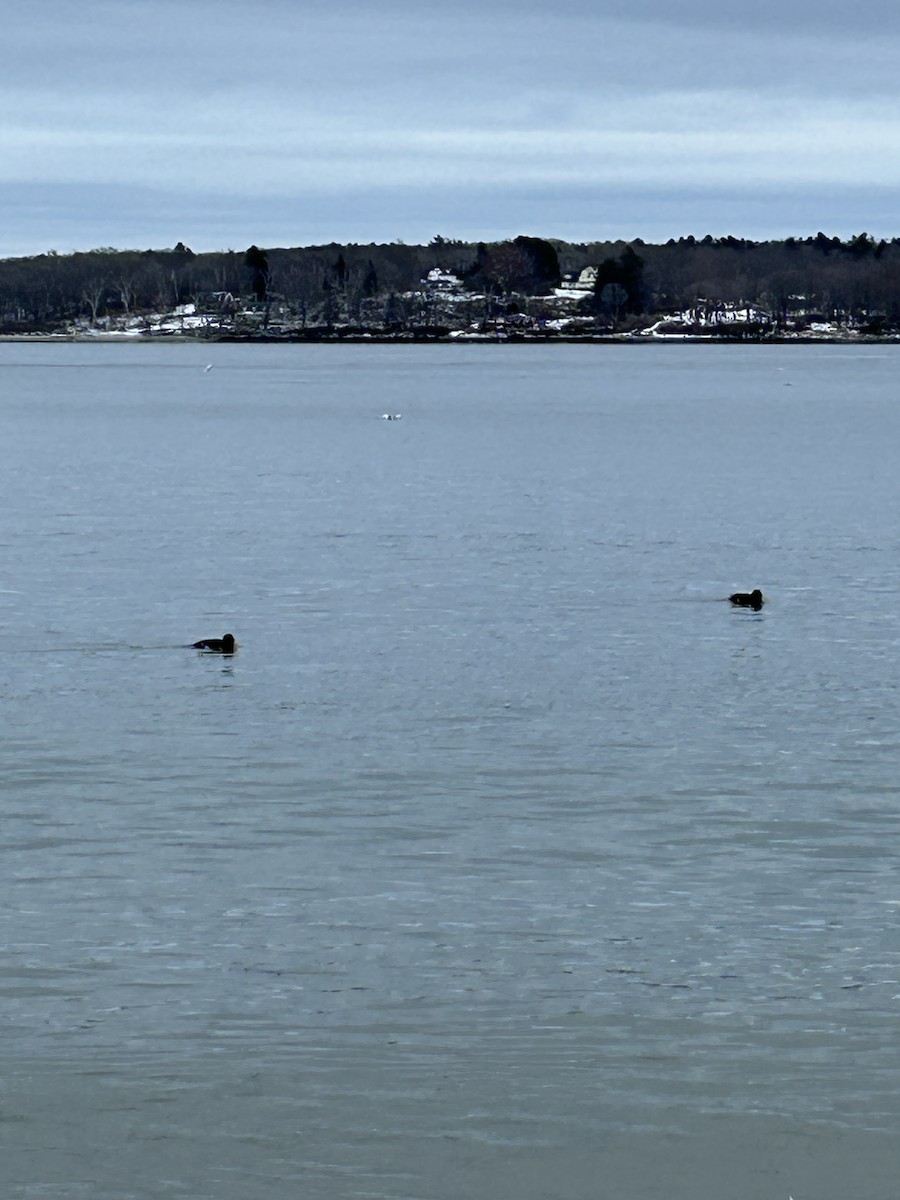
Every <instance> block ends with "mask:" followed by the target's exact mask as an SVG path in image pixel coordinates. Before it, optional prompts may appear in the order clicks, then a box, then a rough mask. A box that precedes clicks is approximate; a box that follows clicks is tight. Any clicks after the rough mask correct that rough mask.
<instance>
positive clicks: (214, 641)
mask: <svg viewBox="0 0 900 1200" xmlns="http://www.w3.org/2000/svg"><path fill="white" fill-rule="evenodd" d="M236 647H237V642H236V641H235V640H234V634H233V633H226V634H225V636H224V637H220V638H202V639H201V640H200V641H199V642H191V649H192V650H212V651H214V652H215V653H216V654H234V651H235V649H236Z"/></svg>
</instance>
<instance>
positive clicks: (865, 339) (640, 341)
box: [0, 333, 900, 346]
mask: <svg viewBox="0 0 900 1200" xmlns="http://www.w3.org/2000/svg"><path fill="white" fill-rule="evenodd" d="M0 342H8V343H15V344H25V345H27V344H34V345H54V344H58V345H83V346H85V345H96V346H102V345H107V344H110V343H113V344H115V345H117V346H121V345H128V344H132V345H141V346H147V345H171V344H173V343H175V344H177V345H202V346H218V345H231V346H235V345H264V346H279V345H280V346H288V345H289V346H296V345H311V346H312V345H316V346H348V345H349V346H373V345H374V346H454V345H462V346H526V345H530V346H557V345H558V346H597V345H600V346H672V345H676V346H682V345H691V346H891V345H900V334H893V335H890V336H886V337H877V336H872V335H868V336H867V335H861V334H846V335H844V336H834V337H832V336H827V335H826V336H823V335H821V334H814V335H810V336H804V335H803V334H799V335H783V336H778V335H776V336H772V337H761V338H739V337H703V336H698V335H694V334H685V335H684V336H683V337H682V336H678V335H675V336H665V335H663V336H653V335H649V336H644V335H642V334H632V333H620V334H595V335H591V334H584V335H579V336H572V335H565V334H547V335H541V334H521V333H516V334H469V335H467V334H456V335H449V334H435V335H433V336H432V335H427V334H426V335H422V334H412V333H409V334H377V333H373V334H357V333H354V334H346V335H342V334H339V333H335V334H334V335H332V336H330V337H322V336H303V335H290V336H282V335H271V336H267V335H265V334H263V335H260V336H246V337H245V336H234V335H230V334H225V335H223V336H221V337H196V336H193V335H191V334H163V335H159V334H127V333H121V334H119V333H103V334H88V335H87V336H85V335H84V334H75V333H3V334H0Z"/></svg>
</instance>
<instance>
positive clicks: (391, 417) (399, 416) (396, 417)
mask: <svg viewBox="0 0 900 1200" xmlns="http://www.w3.org/2000/svg"><path fill="white" fill-rule="evenodd" d="M381 419H382V421H402V420H403V413H393V414H391V413H382V414H381Z"/></svg>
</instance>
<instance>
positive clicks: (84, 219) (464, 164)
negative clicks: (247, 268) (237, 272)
mask: <svg viewBox="0 0 900 1200" xmlns="http://www.w3.org/2000/svg"><path fill="white" fill-rule="evenodd" d="M0 18H2V21H0V38H2V39H3V43H4V51H5V52H4V55H3V71H2V74H0V105H2V109H0V111H2V121H0V198H2V217H3V219H2V221H0V257H5V256H9V255H18V254H33V253H41V252H43V251H46V250H49V249H56V250H58V251H60V252H61V253H64V252H67V251H70V250H74V249H80V250H83V249H91V248H93V247H97V246H116V247H119V248H132V247H134V248H139V249H145V248H148V247H162V246H172V245H174V244H175V243H176V242H178V241H183V242H185V243H186V244H187V245H189V246H191V247H192V249H194V250H197V251H199V250H215V249H228V248H232V249H243V248H246V246H247V245H249V244H250V243H252V242H255V243H257V244H259V245H263V246H269V247H272V246H295V245H308V244H313V243H321V242H330V241H338V242H349V241H355V242H369V241H382V242H391V241H397V240H402V241H406V242H421V241H429V240H430V239H431V238H432V237H433V236H434V235H435V234H441V235H443V236H445V237H460V238H464V239H467V240H468V239H485V240H490V239H495V238H506V237H514V236H516V235H517V234H520V233H526V234H532V235H540V236H545V237H560V238H566V239H568V240H571V241H586V240H598V239H603V238H613V237H626V238H633V237H642V238H644V239H645V240H646V241H654V240H665V239H667V238H669V237H672V236H674V237H678V236H681V235H683V234H688V233H693V234H695V235H698V236H702V235H704V234H706V233H712V234H714V235H722V234H729V233H730V234H734V235H736V236H745V237H756V238H765V237H783V236H786V235H788V234H795V235H806V234H814V233H816V232H817V231H818V230H820V229H821V230H824V231H825V232H826V233H829V234H838V235H840V236H848V235H850V234H852V233H859V232H861V231H862V230H866V231H868V232H869V233H872V234H875V235H876V236H887V237H891V236H895V235H900V204H898V201H900V103H898V101H900V72H898V70H897V63H898V61H900V5H898V4H897V3H896V0H876V2H875V3H869V4H867V5H866V6H865V7H860V8H856V7H855V6H853V5H850V4H848V3H846V0H843V2H842V3H836V2H835V0H819V2H818V3H816V4H811V3H807V2H806V0H781V2H780V3H777V2H776V0H756V2H755V3H736V4H723V3H719V4H711V5H699V4H697V3H695V2H693V0H691V2H689V0H666V2H664V0H632V2H631V3H630V4H623V3H611V2H606V0H560V2H559V3H555V4H554V3H550V2H549V0H544V2H541V3H538V2H537V0H515V2H513V0H454V2H453V3H450V4H437V3H433V2H430V0H368V2H367V3H362V2H360V3H357V2H356V0H240V2H237V0H234V2H233V0H142V2H138V0H79V2H78V3H73V2H72V0H28V3H22V2H21V0H15V3H14V2H13V0H0Z"/></svg>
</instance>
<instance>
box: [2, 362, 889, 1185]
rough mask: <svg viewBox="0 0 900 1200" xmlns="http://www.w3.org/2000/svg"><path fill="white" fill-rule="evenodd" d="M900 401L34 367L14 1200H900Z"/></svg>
mask: <svg viewBox="0 0 900 1200" xmlns="http://www.w3.org/2000/svg"><path fill="white" fill-rule="evenodd" d="M208 363H211V364H212V370H205V369H204V368H205V367H206V365H207V364H208ZM898 369H900V348H893V347H859V348H846V347H830V346H822V347H800V346H795V347H771V348H759V347H755V348H749V349H743V348H733V347H726V348H713V347H689V346H673V347H645V348H637V347H610V346H600V347H577V346H562V347H549V348H540V347H513V348H504V347H496V346H476V347H459V346H451V347H443V348H440V347H402V348H401V347H377V346H372V347H360V346H354V347H330V346H329V347H326V346H309V347H305V346H295V347H271V346H269V347H265V346H262V347H238V346H233V347H229V346H212V347H210V346H207V347H204V346H193V345H170V346H146V345H128V346H116V345H107V346H97V345H91V346H81V345H58V346H51V345H20V344H5V345H2V346H0V418H2V425H0V428H2V442H3V460H4V470H3V473H2V479H3V490H2V506H0V545H2V563H3V571H2V576H0V649H2V661H3V670H2V675H0V681H2V682H0V687H2V704H3V709H2V711H3V725H2V729H0V766H2V774H0V804H2V809H0V811H2V816H3V821H2V839H0V866H2V871H0V896H2V904H0V1030H2V1079H0V1195H2V1196H3V1197H41V1198H48V1197H50V1198H54V1200H56V1198H60V1197H86V1198H90V1200H131V1198H136V1200H149V1198H151V1197H163V1196H165V1197H177V1198H187V1197H190V1198H191V1200H255V1198H272V1200H283V1198H284V1200H287V1198H292V1197H308V1198H312V1200H338V1198H344V1197H348V1198H349V1197H364V1198H367V1200H371V1198H378V1200H459V1198H461V1197H473V1198H475V1197H482V1196H484V1197H492V1198H498V1200H544V1198H548V1200H549V1198H553V1200H588V1198H589V1197H590V1198H594V1197H606V1196H611V1197H612V1196H615V1197H617V1198H620V1200H649V1198H652V1197H660V1198H662V1197H665V1198H666V1200H672V1198H673V1197H676V1198H678V1197H685V1198H687V1197H690V1198H691V1200H706V1197H709V1198H710V1200H713V1198H715V1200H728V1198H729V1197H738V1198H740V1200H743V1198H745V1197H746V1198H747V1200H750V1198H756V1197H759V1198H760V1200H762V1198H764V1197H766V1198H768V1197H778V1198H780V1200H786V1198H787V1196H788V1195H792V1196H793V1197H794V1200H831V1198H834V1200H838V1198H839V1197H841V1198H842V1197H845V1196H846V1197H850V1196H851V1195H852V1196H854V1197H859V1198H862V1200H873V1198H880V1197H884V1200H888V1198H894V1197H896V1195H897V1194H898V1187H900V1185H898V1183H897V1180H898V1179H900V1153H898V1151H897V1149H896V1148H895V1144H896V1133H897V1131H898V1128H900V1046H898V1039H897V1022H898V1015H900V936H898V935H900V928H898V926H900V877H898V866H900V862H898V849H900V847H898V840H897V839H898V834H900V828H898V826H900V822H898V809H900V772H898V765H900V694H898V686H897V680H898V669H897V651H898V645H900V621H898V611H900V610H898V591H900V553H898V552H900V524H898V484H897V479H898V471H897V461H898V456H897V447H898V445H900V402H898V391H900V374H898ZM383 412H391V413H402V420H401V421H391V422H387V421H383V420H382V419H381V414H382V413H383ZM757 586H759V587H761V588H762V589H763V591H764V592H765V594H766V596H767V598H768V603H767V605H766V606H765V607H764V608H763V610H762V611H761V612H759V613H753V612H748V611H738V610H732V608H731V606H730V605H728V604H727V603H725V602H723V600H722V597H725V596H727V595H728V593H729V592H731V591H733V590H735V589H737V588H740V589H747V590H749V589H750V588H753V587H757ZM226 631H231V632H233V633H234V634H235V635H236V636H237V638H238V641H239V643H240V650H239V652H238V653H237V654H236V655H235V656H234V658H224V657H222V656H218V655H204V654H198V653H197V652H196V651H193V650H190V649H186V648H185V643H189V642H192V641H194V640H196V639H198V638H201V637H206V636H221V634H222V633H223V632H226Z"/></svg>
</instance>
